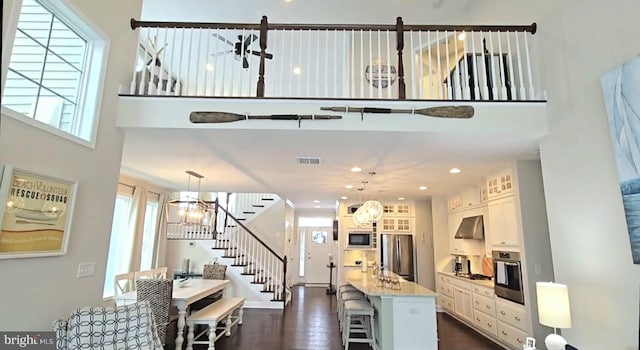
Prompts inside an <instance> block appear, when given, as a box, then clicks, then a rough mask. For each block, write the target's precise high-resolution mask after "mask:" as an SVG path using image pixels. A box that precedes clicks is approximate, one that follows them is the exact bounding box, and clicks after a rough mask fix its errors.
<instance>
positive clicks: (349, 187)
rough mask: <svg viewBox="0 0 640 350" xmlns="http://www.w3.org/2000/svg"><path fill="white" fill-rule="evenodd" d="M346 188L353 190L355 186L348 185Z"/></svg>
mask: <svg viewBox="0 0 640 350" xmlns="http://www.w3.org/2000/svg"><path fill="white" fill-rule="evenodd" d="M344 188H348V189H352V188H353V185H346V186H344Z"/></svg>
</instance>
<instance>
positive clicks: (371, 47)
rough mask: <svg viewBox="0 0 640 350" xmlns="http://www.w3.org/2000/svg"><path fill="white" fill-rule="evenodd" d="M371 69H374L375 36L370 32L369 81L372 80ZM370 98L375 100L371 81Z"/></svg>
mask: <svg viewBox="0 0 640 350" xmlns="http://www.w3.org/2000/svg"><path fill="white" fill-rule="evenodd" d="M363 68H364V66H363ZM371 69H373V36H372V32H371V31H369V76H368V78H369V79H371V73H372V72H371ZM368 97H369V98H373V84H371V81H369V96H368Z"/></svg>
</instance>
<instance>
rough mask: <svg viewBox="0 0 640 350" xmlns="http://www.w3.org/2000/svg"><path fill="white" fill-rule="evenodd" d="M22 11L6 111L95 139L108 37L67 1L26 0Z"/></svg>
mask: <svg viewBox="0 0 640 350" xmlns="http://www.w3.org/2000/svg"><path fill="white" fill-rule="evenodd" d="M16 11H17V10H16ZM19 11H20V13H19V16H18V14H16V16H18V22H17V27H16V28H15V38H14V42H13V49H12V53H11V58H10V60H9V66H8V71H7V78H6V81H5V84H4V89H3V95H2V107H3V111H2V112H3V114H6V115H9V116H13V117H15V118H18V119H21V120H25V119H26V120H29V119H30V120H31V121H36V122H33V123H32V125H36V126H39V127H42V128H43V129H46V130H49V131H52V132H54V133H56V134H59V135H62V136H64V137H67V138H69V135H73V136H75V137H77V138H80V139H81V140H84V141H85V142H81V143H87V142H90V143H92V141H93V139H94V137H93V136H94V133H95V125H97V120H95V116H96V115H98V110H97V108H98V101H99V99H100V98H101V94H100V88H99V86H100V83H101V81H102V79H101V75H102V64H103V61H104V60H105V54H106V40H105V39H104V38H102V37H101V36H100V35H99V34H98V33H97V32H96V31H95V30H93V29H92V28H91V27H90V26H89V25H88V24H87V23H86V22H85V21H84V20H82V19H81V18H80V17H79V16H78V15H77V14H76V13H75V12H73V11H72V10H71V9H70V8H68V7H67V6H66V5H65V2H62V1H53V0H23V1H22V6H21V7H20V9H19ZM25 117H27V118H29V119H27V118H25ZM45 125H46V126H45ZM59 131H62V133H60V132H59ZM71 139H75V138H73V137H71Z"/></svg>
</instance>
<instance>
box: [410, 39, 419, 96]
mask: <svg viewBox="0 0 640 350" xmlns="http://www.w3.org/2000/svg"><path fill="white" fill-rule="evenodd" d="M409 52H411V70H410V72H411V73H410V76H411V77H412V79H411V98H412V99H415V98H416V81H417V79H416V55H414V54H413V53H414V52H416V51H415V46H414V45H413V30H411V31H409Z"/></svg>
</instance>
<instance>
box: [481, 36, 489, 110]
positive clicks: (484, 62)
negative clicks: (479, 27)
mask: <svg viewBox="0 0 640 350" xmlns="http://www.w3.org/2000/svg"><path fill="white" fill-rule="evenodd" d="M482 34H483V32H480V37H481V38H482V48H481V50H482V56H481V59H482V79H483V80H484V84H483V85H482V99H483V100H488V99H489V89H490V87H489V79H488V77H489V74H488V70H487V69H488V67H487V52H486V51H485V45H486V38H484V35H482Z"/></svg>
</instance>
